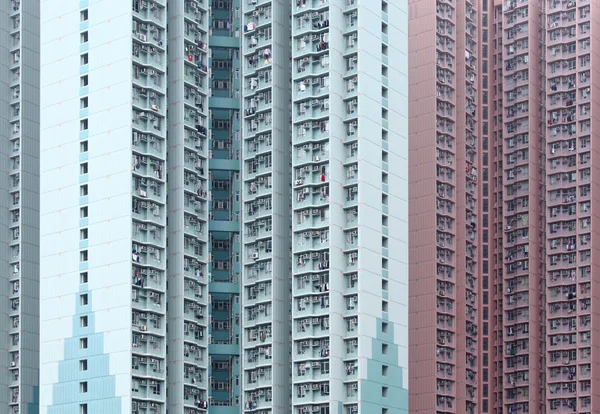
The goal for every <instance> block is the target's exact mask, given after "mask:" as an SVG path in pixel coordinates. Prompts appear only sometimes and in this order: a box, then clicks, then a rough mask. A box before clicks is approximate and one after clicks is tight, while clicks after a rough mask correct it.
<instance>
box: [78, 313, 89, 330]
mask: <svg viewBox="0 0 600 414" xmlns="http://www.w3.org/2000/svg"><path fill="white" fill-rule="evenodd" d="M79 326H80V327H81V328H87V326H88V317H87V316H81V317H80V318H79Z"/></svg>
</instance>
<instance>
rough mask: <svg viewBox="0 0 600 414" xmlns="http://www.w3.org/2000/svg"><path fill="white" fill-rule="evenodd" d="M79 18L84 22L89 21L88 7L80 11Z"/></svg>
mask: <svg viewBox="0 0 600 414" xmlns="http://www.w3.org/2000/svg"><path fill="white" fill-rule="evenodd" d="M79 20H81V21H82V22H87V20H88V9H85V10H82V11H81V12H80V13H79Z"/></svg>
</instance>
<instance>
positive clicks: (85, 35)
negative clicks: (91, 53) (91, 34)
mask: <svg viewBox="0 0 600 414" xmlns="http://www.w3.org/2000/svg"><path fill="white" fill-rule="evenodd" d="M80 38H81V43H82V44H83V43H87V42H88V32H87V31H86V32H83V33H81V35H80Z"/></svg>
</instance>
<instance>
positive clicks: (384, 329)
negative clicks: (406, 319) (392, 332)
mask: <svg viewBox="0 0 600 414" xmlns="http://www.w3.org/2000/svg"><path fill="white" fill-rule="evenodd" d="M381 332H383V333H387V332H388V323H387V322H381Z"/></svg>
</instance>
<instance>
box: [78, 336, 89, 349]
mask: <svg viewBox="0 0 600 414" xmlns="http://www.w3.org/2000/svg"><path fill="white" fill-rule="evenodd" d="M87 347H88V339H87V338H81V339H80V340H79V349H87Z"/></svg>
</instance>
